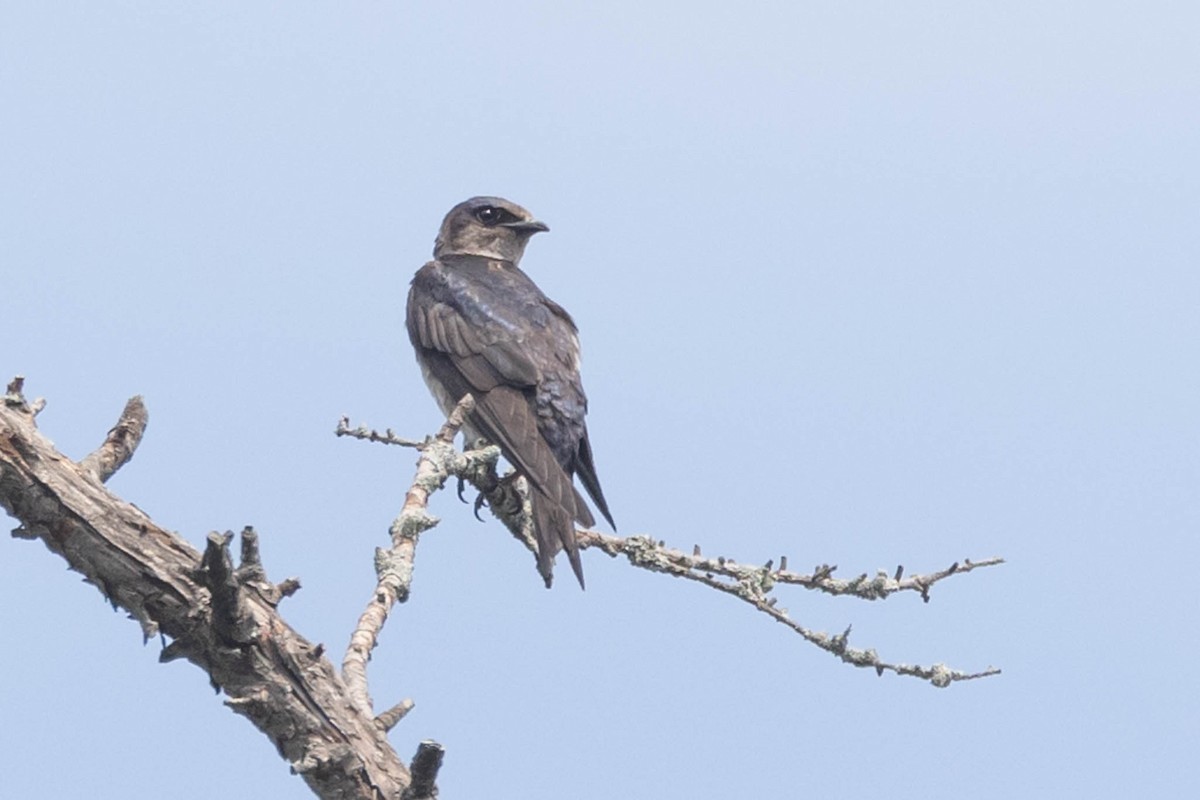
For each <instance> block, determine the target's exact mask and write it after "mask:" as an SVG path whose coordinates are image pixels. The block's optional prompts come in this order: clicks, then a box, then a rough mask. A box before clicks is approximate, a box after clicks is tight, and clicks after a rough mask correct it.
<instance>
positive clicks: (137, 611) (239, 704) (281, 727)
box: [0, 381, 411, 800]
mask: <svg viewBox="0 0 1200 800" xmlns="http://www.w3.org/2000/svg"><path fill="white" fill-rule="evenodd" d="M21 389H22V387H21V383H20V381H14V382H13V383H12V384H10V385H9V386H8V391H7V392H6V394H5V397H4V402H3V403H0V506H3V507H4V509H5V510H6V511H7V512H8V513H9V514H11V515H12V516H13V517H15V518H16V519H18V520H19V521H20V523H21V525H20V527H19V528H17V530H16V531H14V535H15V536H17V537H19V538H38V539H41V540H42V541H43V542H44V543H45V544H46V546H47V547H48V548H49V549H50V550H51V551H52V552H54V553H57V554H58V555H60V556H62V557H63V558H64V559H65V560H66V561H67V563H68V564H69V565H70V567H71V569H74V570H76V571H77V572H80V573H82V574H83V575H84V577H85V580H87V581H88V582H89V583H91V584H93V585H95V586H96V587H97V588H99V589H100V591H101V593H102V594H103V595H104V597H105V598H106V599H107V600H108V601H109V602H110V603H112V604H113V607H114V608H118V607H119V608H122V609H124V610H126V611H127V612H128V613H129V615H130V616H131V617H133V618H134V619H136V620H137V621H138V622H139V623H140V624H141V626H142V631H143V634H144V635H145V636H146V638H147V639H149V638H150V637H152V636H153V635H155V634H156V633H161V634H163V635H164V636H165V637H169V638H170V639H171V642H170V644H168V645H167V646H166V647H165V648H164V650H163V652H162V654H161V660H163V661H170V660H173V659H176V658H186V659H187V660H188V661H191V662H192V663H193V664H196V665H197V666H199V667H200V668H201V669H203V670H204V671H205V672H207V673H208V675H209V678H210V680H211V682H212V684H213V686H214V687H216V688H218V689H220V690H223V691H224V692H225V694H226V695H227V697H228V699H227V700H226V704H227V705H228V706H229V707H230V708H232V709H233V710H234V711H236V712H237V713H239V714H242V715H243V716H245V717H246V718H248V719H249V720H250V721H251V722H252V723H253V724H254V725H255V726H256V727H257V728H258V729H259V730H261V731H262V732H263V733H265V734H266V735H267V736H268V737H270V739H271V741H273V742H274V743H275V745H276V747H277V748H278V750H279V752H280V754H281V755H282V756H283V757H284V758H285V759H286V760H287V761H288V762H289V763H290V764H291V766H292V769H293V770H294V771H295V772H297V773H299V774H300V775H302V776H303V778H304V780H305V782H306V783H307V784H308V785H309V786H310V787H311V788H312V790H313V791H314V792H315V793H316V794H317V795H318V796H320V797H322V798H339V799H341V800H345V799H346V798H364V799H365V798H371V800H377V799H378V798H397V797H399V796H400V795H401V794H402V793H403V792H404V790H405V789H406V788H407V787H408V786H409V785H410V783H411V777H410V773H409V771H408V769H407V768H406V766H405V765H404V763H403V762H402V761H401V759H400V758H399V757H398V756H397V755H396V753H395V751H394V750H393V749H392V748H391V746H390V745H389V744H388V742H387V739H386V735H385V733H384V731H383V730H382V729H381V727H380V726H379V725H378V724H376V722H375V720H374V719H373V718H372V716H371V715H370V713H369V712H366V711H363V710H362V709H361V708H360V706H359V704H358V703H356V702H355V701H354V700H353V698H352V695H351V692H350V690H349V688H348V687H347V685H346V683H345V682H344V681H343V680H342V678H341V677H340V676H339V675H338V673H337V671H336V670H335V669H334V667H333V665H332V664H330V662H329V660H328V659H327V658H325V657H323V655H322V653H323V647H322V646H321V645H313V644H311V643H310V642H308V641H307V640H305V639H304V638H303V637H302V636H300V634H298V633H297V632H296V631H294V630H293V629H292V628H291V627H289V626H288V625H287V623H286V622H284V621H283V619H282V618H281V617H280V616H279V614H278V612H277V611H276V608H275V606H276V604H277V603H278V602H279V601H280V599H281V598H282V597H284V596H286V595H287V594H290V593H291V592H294V591H295V590H296V588H298V586H299V584H298V582H296V581H295V580H294V579H293V580H289V581H285V582H284V583H282V584H280V585H279V586H276V585H274V584H271V583H270V582H268V581H267V580H266V576H265V572H264V571H263V569H262V564H261V562H260V561H259V558H258V548H257V539H256V538H255V536H254V533H253V531H250V530H247V531H245V532H244V533H243V550H242V563H241V566H240V567H238V568H236V569H235V568H234V567H233V560H232V556H231V554H230V549H229V548H230V543H231V540H232V538H233V537H232V534H225V535H218V534H212V535H210V536H209V538H208V543H207V547H206V548H205V551H204V554H203V555H201V554H200V553H199V552H197V551H196V550H195V548H193V547H192V546H191V545H190V544H188V543H187V542H186V541H184V540H183V539H182V538H180V537H179V536H178V535H176V534H174V533H172V532H170V531H168V530H166V529H164V528H163V527H161V526H160V525H158V524H157V523H156V522H154V520H152V519H150V517H148V516H147V515H146V514H145V513H143V512H142V511H141V510H140V509H138V508H136V507H134V506H132V505H130V504H129V503H126V502H125V501H123V500H122V499H120V498H119V497H116V496H115V495H113V494H112V493H110V492H108V491H107V490H106V489H105V488H104V486H103V485H102V483H101V479H102V478H103V477H107V476H109V475H111V474H112V473H113V472H114V471H115V470H116V469H118V468H119V467H120V466H121V465H122V464H124V463H125V462H126V461H128V460H129V457H130V456H132V454H133V451H134V449H135V448H136V447H137V442H138V439H139V438H140V435H141V431H142V429H143V428H144V426H145V419H146V414H145V409H144V407H143V406H142V405H141V403H140V402H139V401H137V400H136V398H135V399H134V400H131V401H130V403H129V405H127V406H126V409H125V413H123V414H122V417H121V421H120V422H118V424H117V426H116V427H114V428H113V430H112V431H111V432H110V434H109V436H108V438H107V439H106V440H105V443H104V444H103V445H102V446H101V447H100V449H99V450H97V452H96V453H94V454H93V455H92V456H89V458H88V459H85V462H84V463H75V462H73V461H71V460H70V459H68V458H66V457H65V456H63V455H62V454H60V453H59V452H58V451H57V450H56V449H55V448H54V445H53V444H52V443H51V442H50V441H49V440H47V439H46V438H45V437H44V436H42V435H41V434H40V433H39V432H38V430H37V427H36V425H35V423H34V414H35V412H36V410H37V408H38V407H39V406H38V404H36V403H35V404H30V403H27V402H26V401H25V399H24V396H23V395H22V393H21Z"/></svg>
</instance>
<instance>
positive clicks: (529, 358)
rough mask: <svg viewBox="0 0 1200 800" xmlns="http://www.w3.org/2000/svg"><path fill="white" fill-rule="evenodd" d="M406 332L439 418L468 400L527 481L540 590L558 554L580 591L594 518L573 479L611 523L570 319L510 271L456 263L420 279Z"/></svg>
mask: <svg viewBox="0 0 1200 800" xmlns="http://www.w3.org/2000/svg"><path fill="white" fill-rule="evenodd" d="M407 323H408V324H407V327H408V332H409V338H410V339H411V340H412V343H413V345H414V347H415V348H416V351H417V358H418V360H419V361H420V362H421V364H422V367H423V369H424V371H425V375H426V378H427V380H428V381H429V382H430V385H431V388H434V389H435V390H440V391H435V395H438V398H439V403H442V405H443V411H447V412H448V411H449V409H448V408H446V407H445V406H447V405H449V406H451V407H452V406H453V405H454V404H455V403H457V401H458V400H459V399H461V398H462V397H463V395H465V394H466V393H468V392H470V393H471V394H472V395H473V396H474V398H475V410H474V411H473V412H472V414H471V416H470V418H469V420H468V422H469V424H470V426H471V427H472V428H474V430H475V432H477V433H478V434H479V435H481V436H483V437H484V438H486V439H488V440H489V441H491V442H494V443H495V444H497V445H498V446H499V447H500V450H501V451H502V452H503V453H504V456H505V458H507V459H508V461H509V462H510V463H512V465H513V467H514V468H515V469H516V470H517V472H519V473H520V474H522V475H524V476H525V478H526V480H527V481H528V482H529V485H530V488H531V495H530V502H531V505H532V508H533V526H534V533H535V537H536V539H537V544H538V559H537V560H538V571H539V572H540V573H541V575H542V577H543V579H544V580H545V581H546V585H547V586H549V585H550V582H551V580H552V565H553V559H554V556H555V554H556V553H557V552H558V551H559V550H565V551H566V552H567V558H568V560H569V561H570V564H571V568H572V570H573V571H574V572H575V575H576V577H577V578H578V579H579V584H580V586H583V567H582V563H581V561H580V558H579V548H578V546H577V544H576V541H575V526H574V523H575V521H578V522H579V523H580V524H581V525H584V526H585V527H591V526H593V525H595V518H594V517H593V516H592V513H591V510H590V509H589V508H588V506H587V503H586V502H585V501H584V499H583V496H582V495H581V494H580V493H579V491H578V490H577V489H576V488H575V486H574V482H573V480H572V474H573V473H574V472H575V471H576V470H578V472H579V476H580V479H581V481H582V482H583V486H584V488H585V489H586V490H587V492H588V494H589V495H590V496H591V497H592V500H593V501H595V503H596V506H597V507H598V508H599V509H600V512H601V513H602V514H603V515H604V518H605V519H607V520H608V521H609V523H610V524H611V523H612V515H611V514H610V513H609V510H608V503H607V502H606V501H605V499H604V494H603V492H602V491H601V489H600V483H599V479H598V478H597V476H596V468H595V464H594V462H593V458H592V450H591V444H590V442H589V441H588V438H587V430H586V427H585V425H584V420H583V415H584V413H585V411H586V408H587V398H586V397H585V396H584V394H583V387H582V385H581V384H580V381H579V372H578V360H579V356H578V343H577V340H576V338H575V337H576V334H575V324H574V322H573V321H572V320H571V318H570V316H569V315H568V314H567V313H566V311H564V310H563V309H562V308H561V307H560V306H558V305H557V304H555V303H553V302H552V301H550V300H549V299H548V298H546V296H545V295H543V294H542V293H541V291H540V290H539V289H538V288H537V287H536V286H535V285H534V284H533V282H532V281H530V280H529V278H528V277H527V276H525V274H524V273H523V272H521V271H520V270H519V269H518V268H517V267H516V266H514V265H513V264H511V263H508V262H502V261H495V260H492V259H487V258H483V257H477V256H464V255H455V256H448V257H445V258H443V259H440V260H438V261H433V262H430V263H429V264H426V265H425V267H423V268H422V269H421V270H420V271H419V272H418V273H417V275H416V277H415V278H414V279H413V285H412V290H411V291H410V292H409V301H408V319H407ZM614 528H615V526H614Z"/></svg>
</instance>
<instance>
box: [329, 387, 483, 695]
mask: <svg viewBox="0 0 1200 800" xmlns="http://www.w3.org/2000/svg"><path fill="white" fill-rule="evenodd" d="M474 407H475V400H474V398H472V397H471V395H469V394H468V395H466V396H465V397H463V399H462V400H461V401H460V402H459V404H458V406H457V407H456V408H455V409H454V411H453V412H452V413H451V414H450V417H449V418H448V419H447V420H446V424H444V425H443V426H442V429H441V430H440V431H438V434H437V436H435V437H433V438H432V439H429V440H427V441H425V442H421V443H419V444H417V445H414V446H417V447H419V448H420V451H421V456H420V458H419V459H418V460H417V472H416V475H415V476H414V477H413V482H412V485H411V486H410V487H409V489H408V492H407V494H406V495H405V497H404V507H403V508H402V509H401V510H400V514H399V516H397V517H396V519H395V520H393V521H392V524H391V527H390V528H389V531H388V532H389V534H390V536H391V541H392V546H391V547H388V548H382V547H381V548H376V550H375V575H376V576H377V578H378V582H377V584H376V586H375V591H374V593H373V594H372V595H371V600H370V602H368V603H367V607H366V610H364V611H363V613H362V616H360V617H359V618H358V624H357V625H355V627H354V632H353V633H352V634H351V635H350V644H349V646H348V647H347V648H346V655H345V658H343V659H342V677H343V678H344V679H345V681H346V685H347V687H348V688H349V690H350V694H351V696H352V697H353V698H354V699H355V701H356V702H357V703H358V704H359V705H360V706H361V708H362V709H363V711H364V712H367V713H369V712H370V711H371V708H372V704H371V696H370V693H369V691H368V688H367V661H368V660H370V657H371V651H372V650H374V649H375V646H376V644H377V643H378V641H379V632H380V631H381V630H383V626H384V623H386V622H387V617H388V614H389V613H390V612H391V610H392V607H393V606H395V605H396V603H403V602H404V601H406V600H407V599H408V593H409V590H410V588H411V586H412V576H413V559H414V558H415V557H416V549H417V540H418V538H419V537H420V535H421V533H422V532H424V531H426V530H428V529H430V528H432V527H433V526H434V525H436V524H437V522H438V520H437V518H436V517H434V516H433V515H432V514H430V513H429V512H428V510H427V506H428V504H429V495H431V494H432V493H433V492H435V491H437V490H438V489H440V488H441V487H442V484H444V483H445V481H446V478H447V477H449V476H450V474H451V472H450V471H449V469H450V468H451V466H452V465H455V463H456V461H457V459H456V456H458V455H459V454H458V452H457V451H456V450H455V449H454V437H455V435H456V434H457V433H458V429H459V428H461V427H462V424H463V421H464V420H465V419H466V415H467V414H469V413H470V412H471V410H472V409H473V408H474ZM338 428H339V430H341V428H342V425H340V424H339V426H338ZM360 430H361V429H360ZM373 433H374V432H372V434H373ZM388 433H389V436H390V435H391V432H390V431H389V432H388ZM348 435H355V434H348ZM356 438H367V439H370V440H371V441H385V440H384V439H383V438H380V437H378V436H375V437H372V436H371V435H370V434H368V435H367V436H365V437H356ZM391 438H392V439H394V438H395V437H391ZM388 443H390V444H395V443H397V442H395V441H389V442H388Z"/></svg>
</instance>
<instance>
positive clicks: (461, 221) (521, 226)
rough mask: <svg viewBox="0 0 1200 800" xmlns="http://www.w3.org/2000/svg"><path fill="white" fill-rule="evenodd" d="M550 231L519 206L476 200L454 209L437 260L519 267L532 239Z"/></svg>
mask: <svg viewBox="0 0 1200 800" xmlns="http://www.w3.org/2000/svg"><path fill="white" fill-rule="evenodd" d="M548 230H550V229H549V228H547V227H546V225H545V223H542V222H538V221H537V220H536V219H534V218H533V215H532V214H530V213H529V212H528V211H526V210H525V209H523V208H521V207H520V206H519V205H517V204H516V203H512V202H509V201H508V200H505V199H504V198H502V197H472V198H471V199H470V200H465V201H463V202H461V203H459V204H458V205H456V206H455V207H454V208H452V209H450V213H449V214H447V215H446V218H445V219H444V220H442V228H441V230H439V231H438V237H437V241H436V242H434V244H433V257H434V258H441V257H442V256H448V255H471V256H486V257H488V258H495V259H499V260H501V261H511V262H512V263H513V264H516V263H517V262H518V261H520V260H521V254H522V253H524V252H525V245H526V244H527V243H528V242H529V238H530V237H531V236H533V235H534V234H535V233H538V232H540V231H548Z"/></svg>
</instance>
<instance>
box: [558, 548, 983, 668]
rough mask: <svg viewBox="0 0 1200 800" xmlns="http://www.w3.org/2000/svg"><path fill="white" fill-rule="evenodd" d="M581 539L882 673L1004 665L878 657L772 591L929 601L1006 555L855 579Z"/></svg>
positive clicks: (822, 570) (829, 571)
mask: <svg viewBox="0 0 1200 800" xmlns="http://www.w3.org/2000/svg"><path fill="white" fill-rule="evenodd" d="M575 536H576V541H578V542H579V546H580V547H581V548H583V547H595V548H598V549H600V550H601V551H603V552H605V553H607V554H608V555H610V556H614V557H615V556H619V555H621V556H625V557H626V558H627V559H628V560H629V563H631V564H633V565H634V566H636V567H640V568H642V569H647V570H650V571H651V572H661V573H664V574H667V575H673V576H675V577H677V578H684V579H685V580H690V581H695V582H696V583H700V584H703V585H705V586H708V587H709V588H711V589H716V590H717V591H719V592H723V593H725V594H728V595H732V596H734V597H737V598H738V599H740V600H743V601H745V602H747V603H749V604H750V605H751V606H753V607H754V608H755V609H756V610H758V611H761V612H762V613H764V614H766V615H767V616H769V617H771V618H772V619H774V620H775V621H776V622H779V623H781V624H783V625H786V626H787V627H788V628H791V629H792V630H793V631H795V632H796V633H798V634H800V635H801V636H803V637H804V639H805V640H806V641H808V642H809V643H811V644H814V645H816V646H817V647H819V648H821V649H822V650H824V651H826V652H827V653H831V654H833V655H835V656H837V657H838V658H840V659H841V660H842V661H845V662H846V663H847V664H853V665H854V666H856V667H871V668H873V669H874V670H875V671H876V672H877V673H878V674H880V675H882V674H883V673H884V672H885V671H886V672H894V673H896V674H897V675H911V676H913V677H917V678H921V679H923V680H927V681H929V682H930V683H932V684H933V685H934V686H939V687H945V686H949V685H950V684H951V683H953V682H955V681H965V680H973V679H975V678H984V677H987V676H989V675H998V674H1000V670H998V669H995V668H993V667H988V668H987V669H985V670H982V671H980V672H963V671H961V670H955V669H950V668H949V667H946V666H945V665H944V664H934V665H932V666H929V667H921V666H912V665H909V664H892V663H890V662H887V661H884V660H882V659H880V658H879V655H878V654H877V653H876V652H875V651H874V650H873V649H866V650H864V649H859V648H855V647H850V645H849V639H850V628H846V630H845V631H844V632H842V633H840V634H837V635H835V636H831V635H830V634H827V633H822V632H820V631H813V630H810V629H809V628H806V627H805V626H803V625H801V624H800V623H798V622H796V621H795V620H793V619H792V618H791V617H789V616H788V612H787V609H785V608H781V607H779V606H778V605H777V603H776V598H775V597H774V596H772V594H771V593H772V592H773V591H774V589H775V587H776V586H777V585H779V584H793V585H798V586H803V587H805V588H807V589H813V590H816V591H822V592H825V593H827V594H832V595H842V596H850V597H857V598H859V599H862V600H882V599H883V598H885V597H887V596H889V595H891V594H894V593H896V592H902V591H916V592H919V593H920V594H921V596H922V597H923V598H924V599H925V601H926V602H928V601H929V589H930V587H932V586H933V584H935V583H937V582H938V581H940V580H944V579H945V578H948V577H950V576H951V575H959V574H965V573H967V572H970V571H971V570H974V569H978V568H980V567H990V566H994V565H996V564H1002V563H1004V559H1002V558H989V559H986V560H984V561H977V562H973V561H971V560H969V559H965V560H963V561H962V562H961V563H960V562H955V563H954V564H952V565H951V566H950V567H948V568H947V569H944V570H941V571H939V572H934V573H931V574H929V575H913V576H911V577H909V578H902V577H901V576H902V573H903V569H902V568H897V569H896V572H895V574H894V576H889V575H888V574H887V573H886V572H882V571H881V572H879V573H877V574H876V575H875V577H874V578H868V576H867V575H866V574H863V575H859V576H858V577H856V578H853V579H850V580H841V579H835V578H834V577H833V572H834V570H835V569H836V567H831V566H828V565H823V566H819V567H817V568H815V569H814V570H813V572H812V573H811V574H808V575H804V574H800V573H796V572H791V571H789V570H788V569H787V559H786V558H781V559H780V564H779V567H778V568H776V567H775V566H774V562H772V561H768V562H767V563H766V564H764V565H763V566H760V567H755V566H750V565H748V564H739V563H738V562H736V561H733V560H732V559H728V558H722V557H717V558H707V557H704V556H702V555H701V554H700V548H699V547H696V548H695V549H694V550H693V552H692V554H691V555H688V554H686V553H683V552H681V551H679V550H674V549H671V548H669V547H667V546H666V543H665V542H662V541H657V542H656V541H655V540H653V539H650V538H648V537H645V536H629V537H624V538H623V537H620V536H609V535H606V534H603V533H598V532H596V531H577V532H576V534H575Z"/></svg>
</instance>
